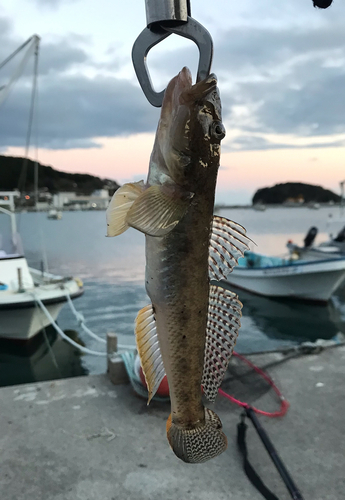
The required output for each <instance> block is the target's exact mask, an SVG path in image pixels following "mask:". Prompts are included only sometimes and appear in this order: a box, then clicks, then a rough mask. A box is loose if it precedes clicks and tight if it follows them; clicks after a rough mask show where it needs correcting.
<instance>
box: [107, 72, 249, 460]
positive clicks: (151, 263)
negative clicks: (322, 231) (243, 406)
mask: <svg viewBox="0 0 345 500" xmlns="http://www.w3.org/2000/svg"><path fill="white" fill-rule="evenodd" d="M224 137H225V128H224V125H223V123H222V116H221V100H220V94H219V89H218V87H217V77H216V76H215V75H214V74H210V75H209V76H208V77H207V78H205V79H204V80H202V81H199V82H197V83H195V84H193V83H192V77H191V73H190V71H189V69H188V68H186V67H184V68H183V69H182V70H181V71H180V72H179V74H178V75H177V76H175V77H174V78H173V79H172V80H171V81H170V83H169V84H168V86H167V88H166V91H165V95H164V99H163V103H162V109H161V115H160V119H159V122H158V127H157V132H156V136H155V140H154V146H153V150H152V153H151V157H150V164H149V173H148V177H147V180H146V182H144V181H139V182H132V183H128V184H124V185H123V186H121V187H120V188H119V189H118V190H117V191H116V192H115V194H114V196H113V198H112V200H111V202H110V204H109V207H108V209H107V215H106V217H107V236H118V235H119V234H121V233H123V232H124V231H126V230H127V229H128V228H129V227H132V228H135V229H137V230H139V231H141V232H142V233H144V234H145V253H146V270H145V285H146V292H147V295H148V297H149V298H150V304H148V305H147V306H145V307H144V308H143V309H141V310H140V311H139V313H138V315H137V318H136V321H135V335H136V344H137V349H138V353H139V356H140V361H141V365H142V369H143V372H144V375H145V379H146V383H147V387H148V393H149V400H148V403H149V402H150V400H151V399H152V397H153V396H154V394H155V392H156V391H157V388H158V387H159V385H160V383H161V381H162V379H163V377H164V376H165V374H166V375H167V379H168V384H169V393H170V401H171V413H170V416H169V418H168V421H167V426H166V429H167V438H168V442H169V444H170V446H171V448H172V449H173V451H174V453H175V455H176V456H177V457H178V458H180V459H181V460H183V461H184V462H187V463H202V462H205V461H206V460H209V459H211V458H214V457H216V456H217V455H219V454H220V453H222V452H223V451H225V449H226V447H227V438H226V436H225V434H224V433H223V430H222V423H221V420H220V418H219V417H218V415H217V414H216V413H215V412H214V411H212V410H211V409H209V408H207V407H206V406H205V405H204V403H203V394H204V397H206V398H207V399H208V400H209V401H210V402H213V401H214V400H215V398H216V395H217V393H218V388H219V386H220V384H221V382H222V380H223V377H224V374H225V372H226V369H227V366H228V363H229V359H230V357H231V354H232V352H233V349H234V346H235V343H236V339H237V336H238V330H239V328H240V318H241V308H242V304H241V302H240V301H239V299H238V296H237V295H236V294H235V293H233V292H231V291H229V290H226V289H224V288H222V287H220V286H218V285H217V284H214V282H217V281H219V280H220V279H222V278H226V276H227V275H228V273H229V272H231V270H232V269H233V267H234V266H235V265H236V264H237V262H238V258H239V257H240V256H243V254H244V251H245V250H246V249H249V246H248V243H249V238H248V237H247V236H246V231H245V229H244V228H243V227H242V226H241V225H239V224H237V223H235V222H233V221H230V220H228V219H225V218H223V217H220V216H213V209H214V198H215V188H216V180H217V173H218V169H219V162H220V142H221V140H222V139H223V138H224Z"/></svg>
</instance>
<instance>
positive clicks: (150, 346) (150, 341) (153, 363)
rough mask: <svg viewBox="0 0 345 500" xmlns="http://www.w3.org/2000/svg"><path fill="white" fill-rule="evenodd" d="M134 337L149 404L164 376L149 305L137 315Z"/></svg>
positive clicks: (153, 318) (154, 321)
mask: <svg viewBox="0 0 345 500" xmlns="http://www.w3.org/2000/svg"><path fill="white" fill-rule="evenodd" d="M135 337H136V342H137V349H138V353H139V357H140V362H141V366H142V369H143V372H144V375H145V380H146V384H147V388H148V391H149V399H148V402H147V404H149V403H150V401H151V399H152V398H153V396H154V395H155V394H156V391H157V389H158V387H159V386H160V383H161V382H162V380H163V378H164V375H165V370H164V365H163V359H162V356H161V351H160V348H159V341H158V336H157V330H156V320H155V317H154V312H153V308H152V305H151V304H150V305H148V306H146V307H144V308H143V309H141V310H140V311H139V313H138V316H137V318H136V320H135Z"/></svg>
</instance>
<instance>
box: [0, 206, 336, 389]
mask: <svg viewBox="0 0 345 500" xmlns="http://www.w3.org/2000/svg"><path fill="white" fill-rule="evenodd" d="M217 213H218V214H219V215H221V216H224V217H227V218H229V219H232V220H234V221H236V222H239V223H240V224H242V225H243V226H244V227H245V228H246V229H247V234H248V236H249V237H250V238H251V239H252V240H253V241H254V242H255V243H256V246H254V244H252V249H253V250H255V251H257V252H259V253H265V254H269V255H280V256H283V255H284V254H285V255H286V254H287V250H286V243H287V241H288V240H289V239H292V240H293V241H294V242H296V243H298V244H302V243H303V238H304V236H305V234H306V232H307V231H308V229H309V228H310V226H312V225H315V226H317V227H318V229H319V234H318V237H317V240H316V242H321V241H324V240H326V239H327V238H328V233H329V232H330V231H333V233H334V234H335V233H336V232H337V231H338V230H340V229H341V221H338V224H336V223H334V224H333V223H332V224H330V221H336V220H338V219H339V208H338V207H322V208H320V209H319V210H311V209H308V208H283V207H280V208H267V209H266V210H265V211H255V210H252V209H249V208H248V209H247V208H246V209H245V208H242V209H221V210H220V211H218V212H217ZM17 223H18V229H19V231H20V234H21V237H22V240H23V245H24V250H25V255H26V257H27V260H28V262H29V265H30V266H32V267H36V268H41V266H42V262H46V264H45V266H46V265H47V264H48V267H49V271H50V272H52V273H56V274H62V275H64V276H72V275H73V276H75V277H79V278H80V279H82V281H83V282H84V287H85V293H84V295H83V296H82V297H80V298H79V299H78V300H76V301H75V302H74V305H75V307H76V309H77V310H78V311H79V312H81V313H82V314H83V316H84V318H85V321H86V324H87V326H88V327H89V328H90V329H91V330H92V331H93V332H95V333H97V334H98V335H99V336H101V337H103V338H106V334H107V332H116V333H117V334H118V336H119V342H120V343H121V344H126V345H132V346H134V345H135V340H134V331H133V325H134V320H135V317H136V314H137V312H138V311H139V310H140V309H141V308H142V307H144V306H145V305H147V304H148V297H147V295H146V292H145V286H144V276H145V245H144V236H143V235H142V234H141V233H139V232H137V231H134V230H133V229H130V230H128V231H127V232H125V233H123V234H122V235H120V236H118V237H116V238H107V237H106V236H105V234H106V221H105V212H104V211H87V212H82V211H75V212H64V213H63V218H62V220H48V219H47V214H46V213H22V214H18V215H17ZM234 291H236V292H237V293H238V295H239V298H240V300H241V301H242V303H243V310H242V313H243V316H242V327H241V330H240V335H239V340H238V343H237V347H236V349H237V350H238V351H239V352H243V353H248V352H255V351H262V350H272V349H276V348H280V347H283V346H291V345H295V344H298V343H300V342H304V341H308V340H310V341H315V340H316V339H318V338H323V339H330V338H332V337H333V336H334V335H336V333H337V332H339V331H345V286H344V287H343V288H342V287H341V288H339V289H338V290H337V291H336V293H335V294H334V296H333V297H332V298H331V300H330V301H329V304H328V305H327V306H319V305H309V304H303V303H299V302H296V301H284V300H273V299H268V298H264V297H259V296H255V295H252V294H250V293H247V292H244V291H242V290H234ZM58 323H59V325H60V327H61V328H62V329H63V330H68V331H69V334H70V335H71V336H72V337H73V338H74V339H78V341H79V342H81V343H83V344H84V345H86V346H87V347H88V348H90V349H93V350H97V351H100V350H104V344H101V343H98V342H97V341H96V340H94V339H92V338H90V337H88V336H87V335H86V334H85V333H84V332H83V330H82V329H81V328H80V326H79V325H78V322H77V320H76V318H75V316H74V315H73V314H72V312H71V310H70V308H69V306H68V305H67V304H66V305H65V306H64V307H63V309H62V311H61V313H60V315H59V318H58ZM105 370H106V359H105V358H104V357H96V356H91V355H80V354H79V353H78V352H77V351H76V350H75V349H74V348H72V347H71V346H69V345H68V344H66V342H65V341H62V340H61V339H59V338H58V336H57V334H56V333H55V332H54V331H53V330H52V329H51V328H48V329H46V331H42V332H41V334H39V335H38V336H37V338H36V339H34V342H31V343H30V346H23V345H18V343H14V342H13V341H12V342H9V341H5V340H1V341H0V385H11V384H16V383H24V382H32V381H35V380H49V379H54V378H63V377H69V376H76V375H82V374H88V373H90V374H99V373H104V372H105Z"/></svg>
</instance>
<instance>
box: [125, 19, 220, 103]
mask: <svg viewBox="0 0 345 500" xmlns="http://www.w3.org/2000/svg"><path fill="white" fill-rule="evenodd" d="M172 33H175V34H176V35H180V36H183V37H185V38H189V39H190V40H192V41H193V42H195V44H196V45H197V47H198V49H199V54H200V58H199V65H198V72H197V81H200V80H203V79H204V78H206V77H207V76H208V75H209V74H210V69H211V64H212V57H213V42H212V38H211V35H210V33H209V32H208V31H207V29H206V28H204V27H203V26H202V24H200V23H198V22H197V21H196V20H195V19H193V18H192V17H188V22H187V23H184V24H181V25H179V26H162V25H159V27H158V29H157V27H156V26H155V31H153V30H150V29H149V28H145V29H144V30H143V31H142V32H141V33H140V35H139V36H138V38H137V39H136V41H135V42H134V45H133V49H132V61H133V66H134V70H135V73H136V75H137V78H138V81H139V83H140V86H141V88H142V90H143V92H144V94H145V96H146V98H147V100H148V101H149V102H150V103H151V104H152V105H153V106H156V107H161V106H162V102H163V97H164V93H165V89H164V90H162V91H161V92H156V91H155V90H154V89H153V86H152V82H151V78H150V74H149V71H148V67H147V64H146V58H147V54H148V52H149V50H150V49H152V47H154V46H155V45H157V43H159V42H161V41H162V40H164V39H165V38H167V37H168V36H169V35H171V34H172Z"/></svg>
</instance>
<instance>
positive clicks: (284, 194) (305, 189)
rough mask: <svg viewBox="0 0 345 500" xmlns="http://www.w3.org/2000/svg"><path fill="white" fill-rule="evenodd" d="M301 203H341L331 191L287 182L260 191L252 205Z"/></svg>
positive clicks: (255, 195)
mask: <svg viewBox="0 0 345 500" xmlns="http://www.w3.org/2000/svg"><path fill="white" fill-rule="evenodd" d="M289 201H290V202H293V201H296V202H297V201H299V202H303V201H304V203H310V202H317V203H328V202H330V201H333V202H339V201H340V196H339V195H337V194H335V193H333V191H330V190H329V189H324V188H323V187H321V186H314V185H312V184H303V183H302V182H286V183H285V184H276V185H275V186H272V187H265V188H262V189H258V190H257V191H256V193H255V194H254V196H253V200H252V203H253V204H255V203H265V204H267V205H271V204H272V205H273V204H281V203H286V202H289Z"/></svg>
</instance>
